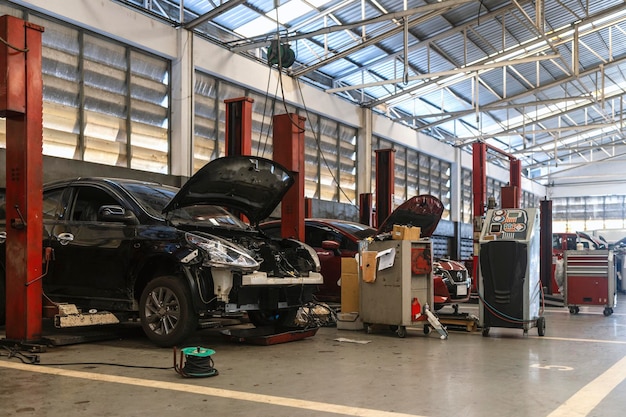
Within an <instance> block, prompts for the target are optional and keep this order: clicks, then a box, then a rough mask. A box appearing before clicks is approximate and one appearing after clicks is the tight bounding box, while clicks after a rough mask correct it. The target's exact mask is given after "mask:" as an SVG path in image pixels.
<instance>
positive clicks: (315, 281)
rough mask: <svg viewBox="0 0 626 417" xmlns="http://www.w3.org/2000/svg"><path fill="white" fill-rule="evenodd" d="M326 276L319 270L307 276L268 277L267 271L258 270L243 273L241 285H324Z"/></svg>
mask: <svg viewBox="0 0 626 417" xmlns="http://www.w3.org/2000/svg"><path fill="white" fill-rule="evenodd" d="M323 283H324V278H323V277H322V274H320V273H319V272H309V276H307V277H280V278H279V277H268V276H267V274H266V273H265V272H260V271H256V272H253V273H251V274H246V275H242V277H241V285H242V286H244V287H246V286H257V285H258V286H280V285H322V284H323Z"/></svg>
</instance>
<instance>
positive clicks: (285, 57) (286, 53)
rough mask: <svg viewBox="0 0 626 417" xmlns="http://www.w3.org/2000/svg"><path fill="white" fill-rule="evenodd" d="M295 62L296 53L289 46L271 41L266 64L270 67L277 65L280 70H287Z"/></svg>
mask: <svg viewBox="0 0 626 417" xmlns="http://www.w3.org/2000/svg"><path fill="white" fill-rule="evenodd" d="M294 62H296V53H295V52H294V51H293V50H292V49H291V46H290V45H289V44H285V43H280V42H279V41H278V40H273V41H272V42H271V43H270V46H269V47H268V48H267V63H268V64H269V65H270V67H271V66H273V65H278V66H279V67H282V68H289V67H290V66H292V65H293V63H294Z"/></svg>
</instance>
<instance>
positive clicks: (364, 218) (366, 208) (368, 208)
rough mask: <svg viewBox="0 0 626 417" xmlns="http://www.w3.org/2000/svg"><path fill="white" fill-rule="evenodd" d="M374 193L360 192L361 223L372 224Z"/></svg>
mask: <svg viewBox="0 0 626 417" xmlns="http://www.w3.org/2000/svg"><path fill="white" fill-rule="evenodd" d="M372 219H373V210H372V193H363V194H359V223H361V224H366V225H368V226H371V225H372Z"/></svg>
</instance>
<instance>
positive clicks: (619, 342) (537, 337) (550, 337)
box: [528, 336, 626, 345]
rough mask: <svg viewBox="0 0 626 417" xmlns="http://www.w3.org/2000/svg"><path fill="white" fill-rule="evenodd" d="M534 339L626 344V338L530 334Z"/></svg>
mask: <svg viewBox="0 0 626 417" xmlns="http://www.w3.org/2000/svg"><path fill="white" fill-rule="evenodd" d="M528 337H529V338H532V339H540V340H561V341H564V342H585V343H608V344H613V345H626V340H601V339H575V338H571V337H553V336H528Z"/></svg>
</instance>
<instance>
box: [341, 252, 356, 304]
mask: <svg viewBox="0 0 626 417" xmlns="http://www.w3.org/2000/svg"><path fill="white" fill-rule="evenodd" d="M358 267H359V265H358V263H357V261H356V259H355V258H341V311H357V312H358V311H359V269H358Z"/></svg>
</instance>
